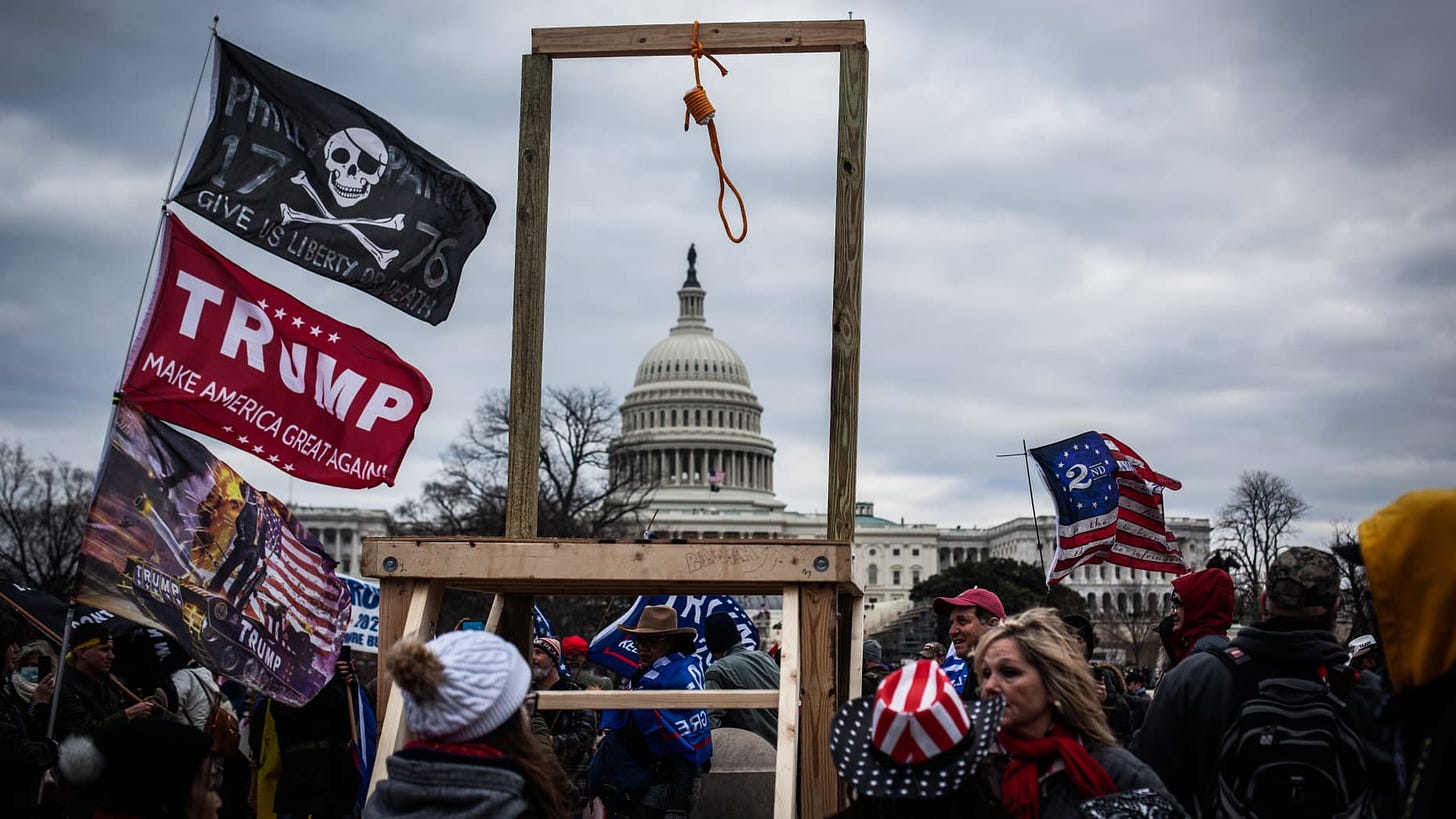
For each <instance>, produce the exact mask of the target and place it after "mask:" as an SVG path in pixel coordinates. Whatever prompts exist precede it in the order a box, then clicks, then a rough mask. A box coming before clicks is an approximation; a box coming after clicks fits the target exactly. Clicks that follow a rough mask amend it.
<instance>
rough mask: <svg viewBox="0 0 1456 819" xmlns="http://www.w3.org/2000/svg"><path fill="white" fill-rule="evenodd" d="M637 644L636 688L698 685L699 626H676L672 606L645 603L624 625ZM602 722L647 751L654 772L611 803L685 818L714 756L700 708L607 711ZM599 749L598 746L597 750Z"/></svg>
mask: <svg viewBox="0 0 1456 819" xmlns="http://www.w3.org/2000/svg"><path fill="white" fill-rule="evenodd" d="M622 631H624V632H626V633H628V634H631V635H632V638H633V639H632V641H633V642H634V643H635V644H636V646H637V657H638V661H637V665H638V669H637V673H636V674H635V675H634V676H633V678H632V689H633V690H634V691H653V690H656V691H663V690H678V691H701V690H703V665H702V663H701V662H700V661H699V660H698V658H697V657H696V656H694V649H695V643H696V640H697V630H696V629H694V628H692V627H690V626H685V627H682V628H679V627H678V624H677V611H676V610H674V609H673V608H672V607H671V606H648V607H646V608H644V609H643V610H642V616H641V617H640V618H638V620H637V624H636V625H635V626H631V627H628V626H623V627H622ZM602 728H603V729H605V730H607V731H621V732H622V741H623V744H624V745H626V747H627V748H628V749H631V750H634V751H636V752H637V753H635V754H634V756H635V755H637V754H640V753H642V749H643V747H644V746H645V751H646V755H649V756H650V757H651V766H652V777H651V781H650V783H649V784H648V786H647V788H646V790H645V791H644V792H643V793H642V794H640V795H639V796H636V797H635V798H634V800H633V804H632V805H630V806H626V805H613V806H609V809H611V810H612V812H613V815H614V816H615V815H622V816H630V817H633V819H642V818H643V817H647V818H648V819H657V818H658V817H661V819H687V815H688V814H689V813H690V812H691V811H692V809H693V806H694V805H695V804H697V801H698V794H699V793H701V791H702V786H703V774H705V773H707V771H708V766H709V762H710V760H711V759H712V757H713V732H712V730H711V729H710V727H709V723H708V712H707V711H706V710H704V709H702V708H650V709H648V708H638V709H633V710H631V711H605V712H603V714H602ZM599 753H600V751H599Z"/></svg>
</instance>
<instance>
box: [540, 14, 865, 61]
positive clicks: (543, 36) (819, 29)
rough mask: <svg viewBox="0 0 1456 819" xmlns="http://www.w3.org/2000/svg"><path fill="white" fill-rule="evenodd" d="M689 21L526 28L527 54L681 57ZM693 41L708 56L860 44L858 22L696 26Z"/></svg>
mask: <svg viewBox="0 0 1456 819" xmlns="http://www.w3.org/2000/svg"><path fill="white" fill-rule="evenodd" d="M692 37H693V26H692V24H691V23H673V24H667V25H640V26H580V27H575V28H533V29H531V53H532V54H542V55H549V56H551V57H556V58H558V59H559V58H568V57H664V56H679V55H681V56H686V55H687V54H689V53H690V52H689V46H690V44H691V43H692ZM698 40H699V41H700V42H701V43H702V44H703V48H704V49H706V50H707V51H708V52H709V53H710V54H713V55H715V56H716V55H723V54H785V53H812V52H828V51H838V50H840V49H841V48H844V47H848V46H856V45H860V46H862V45H864V42H865V24H864V21H863V20H798V21H791V22H778V23H700V24H699V25H698Z"/></svg>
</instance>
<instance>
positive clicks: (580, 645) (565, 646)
mask: <svg viewBox="0 0 1456 819" xmlns="http://www.w3.org/2000/svg"><path fill="white" fill-rule="evenodd" d="M561 651H562V652H563V653H565V654H577V653H580V654H585V653H586V640H583V639H582V638H580V637H578V636H576V635H575V634H573V635H571V636H570V637H567V638H566V639H564V640H562V641H561Z"/></svg>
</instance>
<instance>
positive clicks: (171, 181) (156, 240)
mask: <svg viewBox="0 0 1456 819" xmlns="http://www.w3.org/2000/svg"><path fill="white" fill-rule="evenodd" d="M218 19H219V18H218V17H217V16H216V15H214V16H213V18H212V28H211V29H209V33H208V37H207V48H206V49H205V50H204V51H203V52H202V70H201V71H199V72H197V84H196V85H195V86H194V87H193V88H192V101H191V102H190V103H188V104H187V119H186V120H185V121H184V122H183V123H182V138H181V139H180V140H178V141H177V155H176V156H175V157H174V158H173V159H172V172H171V173H170V174H168V175H167V190H166V193H165V194H164V195H163V196H162V208H161V213H160V214H159V215H158V216H157V230H156V234H155V235H154V236H153V237H152V253H151V260H150V262H149V263H148V264H147V275H146V277H145V278H143V279H142V290H141V295H140V297H139V298H138V299H137V306H136V314H135V315H134V316H132V320H131V336H130V338H132V339H135V338H136V332H137V326H138V325H139V324H141V320H142V305H144V304H146V301H147V285H148V284H149V283H150V282H151V279H152V270H153V269H154V268H155V267H156V263H157V248H158V247H159V246H160V245H161V242H162V227H163V225H165V224H166V218H167V203H168V202H170V201H171V198H172V187H173V186H174V185H176V184H177V168H178V167H180V166H181V165H182V151H183V149H185V148H186V147H187V132H188V131H189V130H191V128H192V111H193V110H194V109H195V108H197V95H198V94H199V93H201V92H202V80H203V78H204V77H206V76H207V67H208V65H209V64H210V62H211V57H212V46H213V43H214V42H216V40H217V22H218ZM126 355H127V359H128V360H129V359H130V358H131V350H130V348H128V349H127V353H126ZM122 369H123V370H125V366H123V368H122ZM122 377H123V378H125V377H126V373H125V372H124V371H123V372H122ZM118 391H119V390H118Z"/></svg>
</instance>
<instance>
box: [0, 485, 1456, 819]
mask: <svg viewBox="0 0 1456 819" xmlns="http://www.w3.org/2000/svg"><path fill="white" fill-rule="evenodd" d="M1452 532H1456V490H1442V491H1435V490H1432V491H1425V492H1417V493H1412V494H1410V495H1407V496H1404V497H1402V498H1401V499H1399V500H1398V501H1397V502H1396V503H1394V504H1392V505H1391V506H1390V507H1388V508H1386V509H1384V510H1382V511H1381V512H1379V513H1378V514H1376V515H1375V516H1374V517H1372V518H1371V519H1370V520H1367V521H1366V522H1365V523H1364V524H1363V525H1362V526H1361V527H1360V531H1359V534H1360V537H1359V543H1358V546H1355V547H1352V548H1351V549H1349V551H1348V552H1347V553H1345V554H1343V555H1342V557H1344V558H1346V559H1348V560H1349V561H1351V562H1352V563H1354V564H1356V565H1362V566H1363V571H1364V573H1365V575H1366V577H1367V578H1368V583H1369V589H1370V600H1371V611H1370V612H1368V614H1369V616H1370V618H1371V619H1370V622H1372V623H1374V624H1375V626H1376V629H1377V630H1376V632H1375V633H1372V634H1361V635H1354V636H1352V637H1351V638H1349V639H1347V640H1342V639H1339V638H1337V637H1336V632H1337V629H1338V621H1339V619H1340V618H1339V614H1340V607H1341V601H1342V599H1344V595H1343V594H1342V580H1341V572H1340V569H1339V566H1338V564H1337V562H1336V558H1335V556H1334V555H1332V554H1331V553H1330V552H1327V551H1323V550H1318V549H1312V548H1307V547H1293V548H1289V549H1286V550H1284V551H1282V552H1280V553H1279V554H1278V555H1277V557H1275V558H1274V559H1273V561H1272V562H1271V563H1270V565H1269V566H1268V568H1267V572H1266V573H1265V575H1264V582H1263V588H1262V589H1261V590H1260V593H1259V598H1258V599H1259V617H1258V619H1257V621H1256V622H1253V623H1249V624H1245V625H1243V626H1242V627H1240V628H1235V624H1234V617H1233V613H1234V610H1235V607H1234V587H1233V583H1232V581H1231V579H1230V578H1229V576H1228V575H1227V574H1226V573H1225V572H1224V571H1223V569H1221V568H1207V569H1203V570H1200V571H1195V572H1191V573H1188V574H1185V575H1182V576H1178V577H1176V578H1174V579H1173V580H1172V581H1171V585H1172V607H1171V608H1172V610H1171V612H1170V613H1169V616H1168V618H1167V619H1166V621H1165V624H1164V626H1163V627H1162V628H1161V629H1160V636H1161V638H1162V650H1163V654H1164V657H1163V661H1162V662H1161V663H1160V666H1159V672H1158V673H1153V671H1152V670H1151V669H1142V668H1115V667H1111V666H1108V665H1106V664H1098V663H1095V662H1094V661H1093V657H1094V656H1095V654H1096V649H1097V632H1096V629H1095V628H1094V627H1093V624H1092V623H1091V622H1089V621H1088V620H1087V619H1086V618H1085V617H1082V616H1080V615H1077V614H1075V613H1061V612H1058V611H1056V610H1054V609H1051V608H1031V609H1029V610H1026V611H1020V612H1008V611H1006V609H1005V607H1004V606H1003V605H1002V602H1001V599H1000V597H999V596H998V595H997V593H996V591H995V590H993V589H984V588H971V589H967V590H965V591H963V592H962V593H961V594H959V595H956V596H954V597H943V598H938V599H936V600H934V602H933V604H932V606H933V609H934V610H935V612H936V613H937V614H939V615H940V616H941V617H942V622H943V624H944V625H945V632H944V633H945V635H946V639H947V642H945V643H942V642H938V641H931V642H926V643H925V644H924V645H923V647H922V648H921V649H920V651H918V652H916V654H915V655H914V656H913V657H910V658H907V660H906V661H905V662H903V663H897V664H895V666H894V667H891V666H890V665H887V664H886V663H885V657H884V653H883V650H882V648H881V646H880V645H879V644H878V643H876V642H874V641H872V640H871V641H866V643H865V645H864V678H863V686H864V690H863V695H862V696H861V697H859V698H857V699H853V700H850V701H849V702H847V703H846V704H845V705H844V706H843V707H842V708H840V709H839V711H838V713H837V714H835V716H834V719H833V722H832V725H831V730H830V734H829V736H828V737H824V738H820V739H817V740H816V739H815V738H810V737H804V738H801V739H800V741H801V742H812V741H824V742H827V743H828V747H829V751H830V754H831V756H832V758H833V760H834V763H835V766H836V768H837V770H838V772H839V774H840V776H841V777H842V779H843V780H844V782H845V783H846V784H847V785H848V788H849V790H848V794H849V796H850V801H849V804H848V807H847V808H845V809H844V810H843V811H842V812H841V813H840V814H838V815H839V816H842V817H891V816H916V815H918V814H919V813H920V812H922V811H926V810H929V811H935V812H944V815H948V816H976V817H980V816H985V817H1013V818H1014V819H1024V818H1026V817H1048V818H1049V819H1055V818H1056V817H1132V816H1139V817H1162V816H1168V817H1176V816H1193V817H1211V816H1229V817H1232V816H1239V817H1276V816H1277V817H1336V816H1340V817H1344V816H1349V817H1363V816H1376V817H1384V816H1391V817H1434V816H1444V815H1448V814H1447V812H1448V811H1450V810H1451V805H1452V804H1456V801H1453V800H1456V793H1452V790H1453V788H1456V777H1452V776H1451V775H1450V774H1451V773H1452V768H1453V762H1452V760H1453V759H1456V757H1453V756H1452V753H1453V752H1452V750H1451V742H1452V741H1453V737H1456V706H1453V705H1452V701H1453V700H1452V696H1451V695H1452V694H1453V693H1456V627H1453V626H1452V625H1451V623H1452V622H1453V618H1451V617H1450V616H1449V615H1450V613H1451V611H1452V609H1451V604H1452V602H1453V600H1456V549H1452V548H1450V547H1451V546H1452V545H1453V544H1452V537H1453V536H1452V534H1451V533H1452ZM621 628H622V631H623V632H625V633H626V634H628V635H630V637H631V639H632V641H633V643H634V644H635V648H636V651H637V655H638V660H639V662H638V668H637V670H636V672H635V673H634V674H632V675H630V676H628V677H625V678H624V677H621V676H619V675H615V674H611V673H609V672H606V671H603V670H601V669H593V668H592V667H591V666H590V664H588V663H586V662H585V658H584V655H585V652H586V644H585V641H584V640H581V639H580V638H576V637H567V638H565V639H557V638H555V637H550V636H545V635H541V636H538V637H536V638H535V639H534V640H533V641H532V644H531V650H530V654H529V656H528V657H526V656H522V654H521V652H520V651H519V650H517V649H516V648H515V647H514V646H513V645H511V644H509V643H507V642H505V641H504V640H502V639H501V638H499V637H497V636H496V635H494V634H491V633H488V632H485V631H465V630H457V631H451V632H446V633H444V634H441V635H439V636H438V637H436V638H434V639H432V640H428V641H421V640H414V639H406V640H402V641H400V642H398V643H397V644H395V645H394V646H391V647H390V649H389V650H388V651H387V652H386V654H385V659H384V665H383V668H382V669H381V672H380V673H381V674H384V675H387V676H388V678H389V679H390V680H391V681H392V683H393V684H394V685H395V686H397V687H398V689H399V691H400V693H401V697H402V701H403V719H404V722H405V724H406V725H407V727H408V731H409V737H410V739H409V741H408V742H407V743H406V744H405V745H404V746H403V747H402V748H400V749H399V750H398V751H396V752H395V753H393V754H391V755H389V756H388V759H387V761H386V763H385V764H386V769H387V770H386V772H385V774H386V775H385V776H384V777H383V778H382V779H381V780H380V781H379V782H378V784H377V787H375V788H374V790H373V792H372V793H369V792H368V790H367V784H368V771H367V770H366V769H364V768H362V767H361V763H360V761H359V759H358V756H357V755H356V754H355V752H354V751H355V749H356V748H357V747H358V744H359V737H358V736H357V729H355V728H353V727H352V726H353V725H354V723H353V722H352V720H351V719H349V718H348V717H350V716H352V715H353V714H354V713H355V709H356V708H358V707H360V703H358V702H356V701H355V700H354V699H352V698H353V697H355V696H357V694H356V693H355V692H356V691H357V687H356V686H354V682H355V680H354V678H353V674H354V669H353V667H352V665H351V664H350V662H349V661H348V659H347V658H344V659H343V660H342V661H341V663H340V665H339V667H338V673H337V674H336V675H335V676H334V678H333V679H332V680H331V682H330V683H329V685H328V686H327V687H326V688H325V689H324V691H323V692H321V693H320V694H319V695H318V696H316V697H315V698H313V700H311V701H310V702H309V703H308V704H306V705H304V706H302V707H298V708H294V707H289V706H286V705H284V704H282V703H280V702H276V701H269V700H266V699H263V698H256V697H254V698H248V697H247V695H246V692H241V691H236V690H229V687H228V684H227V682H226V681H224V682H223V683H222V684H219V681H218V680H217V678H215V677H214V676H213V675H212V673H211V672H209V671H207V670H206V669H203V668H200V667H197V666H196V664H195V663H192V662H190V661H188V660H187V659H186V658H185V656H184V655H182V654H181V653H180V652H178V653H177V654H176V655H175V656H170V657H161V658H159V657H158V656H157V655H156V654H155V652H153V653H151V654H147V652H137V653H139V654H141V655H142V656H146V657H147V658H148V659H146V660H145V661H141V660H139V659H138V657H137V656H136V654H135V653H133V652H131V651H126V650H122V649H124V648H125V647H124V646H121V645H119V643H118V641H117V640H114V639H113V638H112V635H111V633H110V632H109V631H108V629H107V628H106V627H105V626H104V625H97V624H83V625H80V626H78V627H76V628H75V629H74V631H73V633H72V636H71V640H70V643H69V650H68V651H67V653H66V655H65V657H63V658H62V657H56V656H55V655H54V653H53V652H52V650H51V648H50V646H49V644H47V643H45V642H43V641H27V640H26V639H25V638H26V634H25V629H24V626H23V624H22V623H20V622H19V621H17V620H16V618H14V617H12V616H10V615H9V614H8V613H6V612H0V663H3V668H0V670H3V690H0V814H3V815H4V816H7V817H8V816H15V817H19V818H21V819H24V817H31V816H36V817H65V818H66V819H72V818H73V817H74V818H76V819H128V818H129V817H130V818H134V819H150V818H151V817H176V818H177V819H215V817H220V816H221V817H228V816H239V817H253V816H256V817H281V819H291V818H292V817H329V818H330V819H332V818H333V817H354V816H360V815H362V816H364V817H368V819H396V818H397V819H404V818H405V817H409V818H410V819H426V817H480V819H487V817H490V818H492V819H493V818H494V817H517V816H522V817H542V818H543V819H565V818H566V817H577V816H586V817H593V818H594V819H596V818H600V819H605V818H606V817H612V818H613V819H688V817H691V816H693V815H694V813H695V809H696V808H698V807H699V803H700V801H701V799H702V793H703V786H704V779H705V777H706V776H708V775H709V774H710V772H711V770H712V765H713V751H714V744H713V740H714V737H713V732H714V730H723V729H733V728H736V729H740V730H741V731H742V732H743V733H744V735H746V736H753V737H757V738H758V739H754V740H753V741H755V742H763V743H766V744H769V745H771V744H773V743H774V742H776V741H777V738H778V714H777V713H776V712H775V711H774V710H773V709H705V708H692V707H667V706H663V705H658V706H657V707H650V708H649V707H641V708H628V709H606V710H601V711H597V710H592V709H588V708H579V707H567V708H559V707H552V708H545V709H543V708H538V707H537V706H538V697H539V694H540V692H573V691H580V690H582V689H584V688H630V689H632V690H638V691H669V690H704V691H706V690H713V689H777V688H778V685H779V671H778V665H777V663H776V662H775V660H774V659H773V658H772V657H771V655H770V654H769V653H768V652H763V651H758V650H756V649H755V648H751V647H750V645H751V644H753V643H754V640H753V639H752V638H753V637H755V636H756V635H752V634H747V633H744V632H743V631H741V628H743V626H740V624H738V623H735V621H734V620H733V619H732V618H730V617H727V616H726V615H720V614H715V615H712V616H710V617H709V618H708V619H707V621H706V622H705V623H704V624H703V626H702V629H701V637H702V638H704V639H705V641H706V645H707V649H708V652H709V654H710V656H711V658H712V659H711V662H709V663H706V664H705V663H704V662H702V661H701V660H700V659H699V656H698V655H697V654H696V643H697V641H698V639H699V637H700V631H699V629H698V628H696V627H694V626H691V625H686V624H682V623H680V622H679V621H678V613H677V612H676V610H674V609H673V608H671V607H668V606H647V607H645V608H644V609H643V611H642V612H641V614H640V616H639V617H638V618H637V619H636V622H633V623H630V624H625V625H623V626H622V627H621ZM748 628H750V629H751V626H749V627H748ZM123 660H125V662H122V661H123ZM58 664H61V665H63V669H64V674H63V675H62V676H61V682H60V684H59V686H58V685H57V675H56V671H57V670H59V669H58V668H57V665H58ZM123 665H125V666H128V667H127V668H125V669H123V668H122V667H121V666H123ZM123 671H124V672H125V673H123ZM52 703H54V706H55V707H54V708H52V707H51V706H52ZM219 715H222V716H224V717H225V716H230V715H236V716H238V717H241V718H242V721H243V722H244V724H245V726H246V732H245V733H246V736H245V737H244V738H242V739H241V741H240V740H239V737H238V736H237V734H236V733H233V734H231V742H230V741H229V731H228V728H229V726H228V723H227V720H226V719H222V718H220V716H219ZM48 719H52V720H53V721H54V726H49V725H47V721H48ZM351 732H352V733H351ZM52 737H54V739H52Z"/></svg>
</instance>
